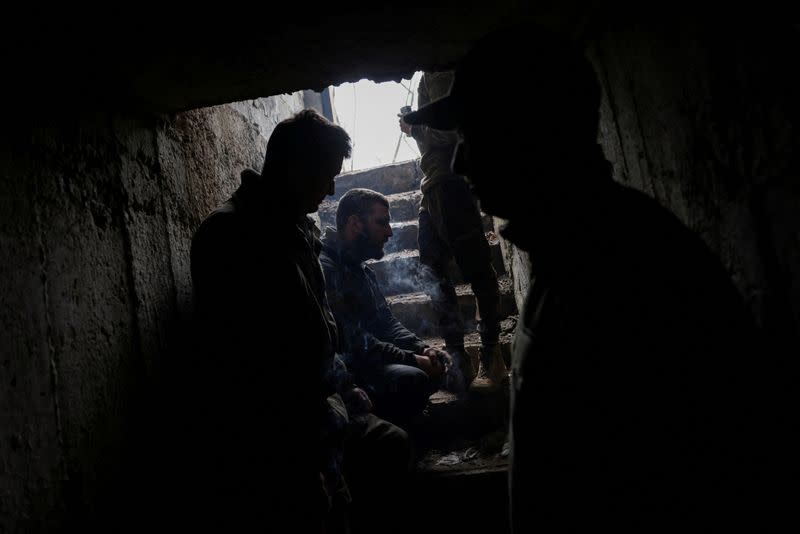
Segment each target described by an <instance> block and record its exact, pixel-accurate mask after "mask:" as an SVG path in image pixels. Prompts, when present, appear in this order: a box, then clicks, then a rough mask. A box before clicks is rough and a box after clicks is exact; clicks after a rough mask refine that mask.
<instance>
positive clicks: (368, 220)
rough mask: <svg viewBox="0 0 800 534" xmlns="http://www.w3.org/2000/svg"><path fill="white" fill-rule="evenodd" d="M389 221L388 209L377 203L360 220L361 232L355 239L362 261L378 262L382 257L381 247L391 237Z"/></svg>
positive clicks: (390, 218)
mask: <svg viewBox="0 0 800 534" xmlns="http://www.w3.org/2000/svg"><path fill="white" fill-rule="evenodd" d="M391 220H392V217H391V215H390V214H389V208H387V207H386V206H384V205H383V204H380V203H378V202H376V203H375V204H373V205H372V210H371V211H370V212H369V213H368V214H367V215H365V216H363V217H362V218H361V232H360V234H359V236H358V237H357V238H356V239H357V241H358V247H359V249H360V253H361V256H362V258H363V259H374V260H379V259H381V258H382V257H383V246H384V245H385V244H386V242H387V241H388V240H389V238H390V237H392V226H391V224H390V221H391Z"/></svg>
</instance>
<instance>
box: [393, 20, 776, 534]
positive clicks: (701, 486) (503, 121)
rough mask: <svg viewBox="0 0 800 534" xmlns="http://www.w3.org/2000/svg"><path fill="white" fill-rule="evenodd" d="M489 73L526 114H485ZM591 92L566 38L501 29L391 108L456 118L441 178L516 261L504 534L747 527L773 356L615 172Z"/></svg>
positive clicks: (761, 473)
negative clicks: (519, 258) (524, 262)
mask: <svg viewBox="0 0 800 534" xmlns="http://www.w3.org/2000/svg"><path fill="white" fill-rule="evenodd" d="M512 52H513V53H512ZM498 72H502V73H505V76H504V80H503V83H504V84H506V86H508V87H510V88H517V87H525V88H526V94H527V96H528V98H529V103H528V108H529V109H530V111H529V112H524V111H521V110H519V109H509V108H508V107H503V106H502V105H500V106H498V107H496V108H495V109H494V110H491V111H490V110H486V109H485V106H484V105H483V104H484V103H485V99H486V95H490V94H496V93H497V79H496V78H495V77H494V76H493V75H492V73H498ZM600 94H601V93H600V87H599V84H598V82H597V79H596V77H595V74H594V71H593V69H592V66H591V65H590V64H589V62H588V61H587V60H586V58H585V57H584V55H583V53H582V52H581V51H579V50H578V49H577V48H574V47H573V46H572V45H571V44H569V43H566V42H564V41H563V40H561V39H560V38H558V37H555V36H552V35H549V34H547V33H546V32H544V31H540V30H537V29H536V28H527V27H525V28H522V27H517V28H506V29H504V30H502V31H500V32H498V33H494V34H491V35H489V36H487V37H485V38H484V39H483V40H481V41H480V42H479V43H478V44H477V45H476V46H475V47H474V48H473V49H472V50H471V51H470V52H469V53H467V54H466V56H465V57H464V58H463V59H462V60H461V61H460V62H459V64H458V66H457V68H456V71H455V81H454V83H453V86H452V88H451V91H450V93H449V95H448V96H447V97H445V98H443V99H440V100H438V101H436V102H433V103H432V104H430V105H428V106H427V107H424V108H421V109H420V110H419V111H417V112H415V113H412V114H409V115H406V116H405V121H406V122H408V123H409V124H412V125H428V126H430V127H432V128H436V129H441V130H448V129H453V128H457V129H458V130H459V131H460V133H461V134H462V135H463V142H462V143H461V144H459V146H458V149H457V154H456V157H455V160H454V170H455V172H458V173H459V174H463V175H465V176H467V177H468V179H469V181H470V183H471V185H472V188H473V191H474V192H475V193H476V195H477V196H478V197H479V199H480V201H481V207H482V208H483V210H484V211H486V212H487V213H490V214H493V215H496V216H499V217H502V218H505V219H507V220H508V224H507V226H505V227H504V228H503V229H502V230H501V234H502V235H503V236H504V237H505V238H506V239H508V240H509V241H511V242H512V243H514V244H515V245H516V246H517V247H519V248H520V249H522V250H525V251H527V252H528V253H529V255H530V259H531V263H532V270H533V275H534V278H533V282H532V284H531V286H530V289H529V291H528V295H527V298H526V303H525V306H524V309H523V310H522V314H521V317H520V322H519V325H518V327H517V331H516V334H515V340H514V345H513V356H512V406H511V410H512V421H511V450H512V454H511V472H510V491H511V515H512V526H513V530H514V532H520V533H521V532H533V531H534V529H536V528H539V529H542V528H543V529H544V530H543V531H548V532H549V531H554V530H558V531H565V532H566V531H590V530H591V531H599V530H603V529H604V527H607V528H610V529H612V530H614V531H617V532H634V531H635V532H648V531H652V530H654V529H659V530H668V531H685V530H687V529H691V530H692V531H708V530H717V531H723V530H727V529H733V528H734V527H738V528H739V529H741V528H742V527H744V528H745V529H748V528H751V529H752V530H756V529H757V526H758V525H759V524H761V522H764V521H768V520H770V521H771V520H773V517H774V516H773V515H772V512H775V509H774V508H770V507H771V506H773V505H774V503H776V502H779V499H777V498H776V496H777V495H778V493H777V488H778V487H783V485H782V484H778V482H777V481H778V474H779V473H781V472H782V471H781V469H780V464H779V463H777V462H772V463H771V458H772V456H776V457H777V458H783V459H786V458H789V456H787V455H784V454H781V452H780V451H783V450H784V449H781V447H783V445H782V443H784V440H783V439H781V438H780V437H779V436H778V432H779V429H780V428H781V425H780V424H779V423H778V420H779V418H780V415H779V414H780V413H782V411H783V410H785V408H783V406H785V405H787V404H788V403H784V402H781V400H780V399H778V398H777V395H778V393H777V392H776V389H778V388H774V387H771V384H772V383H779V382H780V380H779V379H778V373H777V372H776V371H775V369H776V368H777V366H776V365H775V361H774V360H773V359H772V356H771V355H769V354H761V355H760V358H759V359H758V360H754V359H753V358H752V356H753V355H754V354H755V352H756V350H755V347H756V345H755V341H754V340H755V339H756V338H757V334H756V331H755V328H754V326H753V322H752V320H751V317H750V316H749V313H747V311H746V310H745V308H744V306H743V303H742V300H741V298H740V296H739V294H738V292H737V291H736V289H735V288H734V286H733V284H732V283H731V280H730V276H729V275H728V273H727V272H726V271H725V270H724V268H723V267H722V266H721V265H720V262H719V260H718V259H717V258H716V257H715V256H714V255H713V254H712V253H711V252H710V251H709V250H708V248H707V247H706V245H705V244H704V243H703V242H702V241H701V240H700V239H699V238H698V237H697V236H696V235H694V234H693V233H692V232H690V231H689V230H688V229H687V228H686V227H684V225H683V224H681V223H680V222H679V221H678V220H677V218H676V217H675V216H674V215H673V214H672V213H670V212H669V211H667V210H666V209H664V208H662V207H661V206H659V205H658V204H657V203H656V202H655V201H654V200H652V199H651V198H649V197H647V196H646V195H644V194H642V193H640V192H638V191H635V190H633V189H630V188H628V187H625V186H623V185H621V184H618V183H616V182H614V181H613V180H612V170H611V167H610V164H609V163H608V162H607V161H606V160H605V157H604V155H603V152H602V150H601V148H600V146H598V144H597V126H598V120H599V106H600ZM481 108H483V109H481ZM474 110H480V111H474ZM498 132H502V135H499V134H498ZM767 459H770V461H768V460H767ZM786 472H787V473H788V472H790V471H786ZM787 476H788V475H787Z"/></svg>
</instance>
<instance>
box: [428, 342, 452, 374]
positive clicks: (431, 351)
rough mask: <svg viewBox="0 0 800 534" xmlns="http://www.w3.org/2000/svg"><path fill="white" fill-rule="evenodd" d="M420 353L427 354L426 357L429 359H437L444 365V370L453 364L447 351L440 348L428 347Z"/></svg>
mask: <svg viewBox="0 0 800 534" xmlns="http://www.w3.org/2000/svg"><path fill="white" fill-rule="evenodd" d="M422 355H423V356H427V357H428V358H430V359H431V361H434V360H436V361H438V362H439V363H441V364H442V365H443V366H444V367H445V370H446V369H447V368H448V367H450V366H451V365H453V358H452V357H451V356H450V355H449V354H448V353H446V352H445V351H443V350H441V349H437V348H434V347H428V348H427V349H425V350H424V351H422Z"/></svg>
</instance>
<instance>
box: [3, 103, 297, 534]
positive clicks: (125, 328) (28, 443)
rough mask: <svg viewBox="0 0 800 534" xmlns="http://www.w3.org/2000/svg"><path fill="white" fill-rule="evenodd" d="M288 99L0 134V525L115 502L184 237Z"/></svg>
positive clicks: (170, 318) (88, 517) (98, 513)
mask: <svg viewBox="0 0 800 534" xmlns="http://www.w3.org/2000/svg"><path fill="white" fill-rule="evenodd" d="M303 107H304V101H303V93H302V92H300V93H293V94H287V95H280V96H276V97H271V98H261V99H256V100H249V101H245V102H238V103H234V104H229V105H222V106H217V107H213V108H206V109H200V110H195V111H189V112H185V113H180V114H177V115H174V116H162V117H156V116H149V117H132V116H120V115H108V114H98V115H94V116H88V117H87V116H83V117H81V118H79V119H65V118H59V119H58V120H52V121H50V122H49V123H48V122H40V123H39V124H36V125H30V124H25V125H18V128H16V129H14V132H13V133H14V137H13V138H8V139H6V140H5V142H3V143H2V148H1V149H0V169H2V173H3V177H2V180H0V256H1V257H3V258H4V261H3V262H2V264H0V284H2V288H0V294H2V295H3V298H2V299H1V300H0V324H2V331H3V336H2V337H3V343H2V345H0V368H1V369H2V372H0V378H1V379H2V387H1V388H0V492H2V493H0V531H6V530H7V531H13V529H14V528H16V529H19V530H21V531H25V532H30V531H38V530H46V529H50V528H57V527H59V526H63V525H76V526H77V525H85V524H87V522H88V523H91V522H92V521H98V522H99V521H102V518H103V517H106V516H107V515H108V514H110V513H111V512H110V510H113V509H114V506H115V505H114V504H113V502H112V501H113V500H114V499H116V498H119V496H120V491H121V489H120V486H119V484H120V483H122V481H124V480H126V477H130V475H131V471H132V470H133V469H135V467H132V466H135V462H133V461H132V460H131V459H132V458H135V457H136V455H137V452H138V451H139V449H140V447H142V446H143V445H144V440H145V439H146V438H145V437H144V436H141V435H139V433H140V430H141V428H143V425H142V423H143V422H144V421H143V418H145V417H147V416H148V408H149V403H151V402H152V401H153V400H152V398H151V394H152V391H153V387H154V386H155V385H157V383H158V381H159V380H160V379H161V378H162V376H163V372H162V371H163V368H164V366H165V365H168V364H169V363H170V362H169V359H170V357H171V356H173V352H174V351H175V347H176V346H177V344H179V343H181V340H180V339H179V337H180V335H181V332H182V331H183V328H184V325H185V324H186V321H187V320H188V318H189V316H190V312H191V279H190V275H189V247H190V241H191V236H192V233H193V232H194V230H195V228H196V227H197V226H198V225H199V223H200V221H201V220H202V218H203V217H204V216H205V215H206V214H207V213H209V212H210V211H211V210H212V209H213V208H215V207H216V206H217V204H218V203H219V202H221V201H222V200H224V199H226V198H227V197H228V196H229V195H230V194H231V193H232V192H233V191H234V189H235V188H236V187H237V186H238V175H239V172H240V171H241V170H242V169H244V168H245V167H254V168H256V169H260V167H261V165H262V163H263V155H264V150H265V148H266V140H267V138H268V137H269V135H270V133H271V132H272V130H273V128H274V127H275V125H276V124H277V123H278V122H279V121H281V120H283V119H284V118H287V117H288V116H290V115H291V114H292V113H293V112H295V111H297V110H299V109H302V108H303ZM7 522H10V523H7Z"/></svg>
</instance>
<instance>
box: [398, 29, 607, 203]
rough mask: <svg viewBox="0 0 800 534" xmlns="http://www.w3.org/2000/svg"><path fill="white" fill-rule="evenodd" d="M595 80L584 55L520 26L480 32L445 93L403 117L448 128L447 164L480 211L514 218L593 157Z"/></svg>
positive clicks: (553, 195) (557, 196)
mask: <svg viewBox="0 0 800 534" xmlns="http://www.w3.org/2000/svg"><path fill="white" fill-rule="evenodd" d="M599 108H600V87H599V84H598V82H597V78H596V75H595V73H594V70H593V69H592V66H591V64H590V63H589V61H588V60H587V59H586V57H585V56H584V54H583V53H582V52H581V51H580V50H579V49H578V48H577V47H575V46H574V45H572V44H571V43H569V42H567V41H566V40H565V39H563V38H560V37H558V36H555V35H553V34H551V33H549V32H547V31H544V30H540V29H537V28H536V27H529V26H516V27H511V28H503V29H501V30H499V31H497V32H494V33H492V34H490V35H487V36H486V37H484V38H483V39H481V40H480V41H479V42H478V43H476V44H475V46H474V47H473V48H472V49H471V50H470V51H469V52H468V53H467V54H466V55H465V56H464V57H463V58H462V59H461V61H460V62H459V63H458V65H457V67H456V70H455V79H454V81H453V85H452V87H451V89H450V94H449V96H446V97H444V98H442V99H440V100H437V101H435V102H432V103H431V104H429V105H428V106H426V107H424V108H421V109H420V110H418V111H416V112H414V113H411V114H408V115H406V116H405V120H406V122H408V123H410V124H427V125H429V126H431V127H433V128H436V129H442V130H452V129H457V130H458V131H459V132H460V134H461V137H462V142H461V143H460V144H459V147H458V149H457V151H456V155H455V157H454V162H453V167H454V170H455V171H456V172H457V173H458V174H463V175H465V176H466V177H467V179H468V180H469V181H470V183H471V184H472V186H473V189H474V191H475V193H476V194H477V195H478V197H479V198H480V200H481V207H482V209H483V210H484V211H486V212H487V213H491V214H495V215H498V216H501V217H507V218H513V217H514V216H515V215H518V214H527V213H530V210H531V208H532V207H534V206H535V207H537V208H540V207H543V206H553V205H557V204H558V202H559V201H560V200H565V198H564V195H570V194H572V193H573V192H574V191H576V190H580V188H581V183H580V182H581V180H582V179H583V178H584V177H583V176H574V175H570V174H581V173H573V172H571V171H572V170H573V169H576V168H579V167H580V165H576V164H577V163H580V162H582V161H584V160H586V161H588V160H593V159H594V158H596V157H597V155H598V151H597V125H598V118H599Z"/></svg>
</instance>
